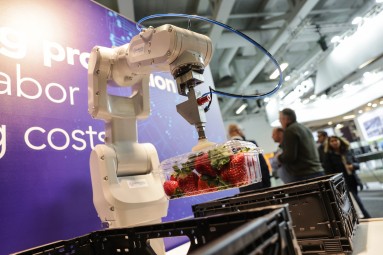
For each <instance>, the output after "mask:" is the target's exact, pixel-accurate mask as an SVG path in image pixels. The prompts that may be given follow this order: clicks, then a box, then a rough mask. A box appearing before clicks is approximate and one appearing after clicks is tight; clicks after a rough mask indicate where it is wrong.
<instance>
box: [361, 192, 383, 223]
mask: <svg viewBox="0 0 383 255" xmlns="http://www.w3.org/2000/svg"><path fill="white" fill-rule="evenodd" d="M359 197H360V199H361V200H362V202H363V204H364V207H365V208H366V210H367V211H368V212H369V213H370V215H371V217H373V218H381V217H383V189H363V190H362V191H360V192H359Z"/></svg>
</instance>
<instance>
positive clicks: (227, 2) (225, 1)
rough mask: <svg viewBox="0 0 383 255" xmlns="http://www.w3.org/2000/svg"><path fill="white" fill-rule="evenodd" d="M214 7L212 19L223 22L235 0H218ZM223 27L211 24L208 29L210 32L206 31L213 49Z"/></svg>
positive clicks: (225, 21)
mask: <svg viewBox="0 0 383 255" xmlns="http://www.w3.org/2000/svg"><path fill="white" fill-rule="evenodd" d="M215 3H216V6H215V9H214V10H213V12H214V14H213V19H214V20H217V21H219V22H221V23H223V24H226V23H227V20H228V18H229V16H230V13H231V10H232V9H233V6H234V3H235V1H232V0H219V1H216V2H215ZM222 30H223V28H222V27H220V26H215V25H213V26H212V27H211V29H210V32H209V33H208V36H209V37H210V39H211V41H212V43H213V49H214V48H215V45H216V44H217V42H218V40H219V39H220V37H221V34H222Z"/></svg>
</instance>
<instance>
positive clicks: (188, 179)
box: [178, 172, 198, 195]
mask: <svg viewBox="0 0 383 255" xmlns="http://www.w3.org/2000/svg"><path fill="white" fill-rule="evenodd" d="M178 185H179V188H180V190H181V191H182V192H183V193H185V194H186V195H193V194H195V193H197V191H198V175H197V174H196V173H194V172H189V173H187V174H181V175H179V176H178Z"/></svg>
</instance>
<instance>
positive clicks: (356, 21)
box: [351, 17, 363, 25]
mask: <svg viewBox="0 0 383 255" xmlns="http://www.w3.org/2000/svg"><path fill="white" fill-rule="evenodd" d="M362 20H363V19H362V17H355V18H354V19H353V20H352V21H351V24H353V25H359V24H360V23H362Z"/></svg>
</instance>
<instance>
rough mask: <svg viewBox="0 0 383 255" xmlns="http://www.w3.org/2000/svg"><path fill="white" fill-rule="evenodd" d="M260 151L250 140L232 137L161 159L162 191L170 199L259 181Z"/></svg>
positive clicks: (260, 178) (260, 177)
mask: <svg viewBox="0 0 383 255" xmlns="http://www.w3.org/2000/svg"><path fill="white" fill-rule="evenodd" d="M259 153H262V150H261V149H260V148H257V147H256V146H255V145H254V144H253V143H250V142H245V141H239V140H231V141H228V142H226V143H223V144H215V145H213V146H211V147H208V148H205V149H203V150H200V151H197V152H192V153H187V154H183V155H180V156H176V157H173V158H170V159H167V160H164V161H162V162H161V169H162V170H163V171H162V173H161V175H162V176H163V178H164V183H163V186H164V190H165V193H166V195H167V196H168V198H170V199H173V198H180V197H185V196H194V195H201V194H205V193H208V192H215V191H220V190H224V189H229V188H234V187H242V186H246V185H249V184H252V183H256V182H260V181H261V180H262V176H261V169H260V165H259V156H258V155H259Z"/></svg>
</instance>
